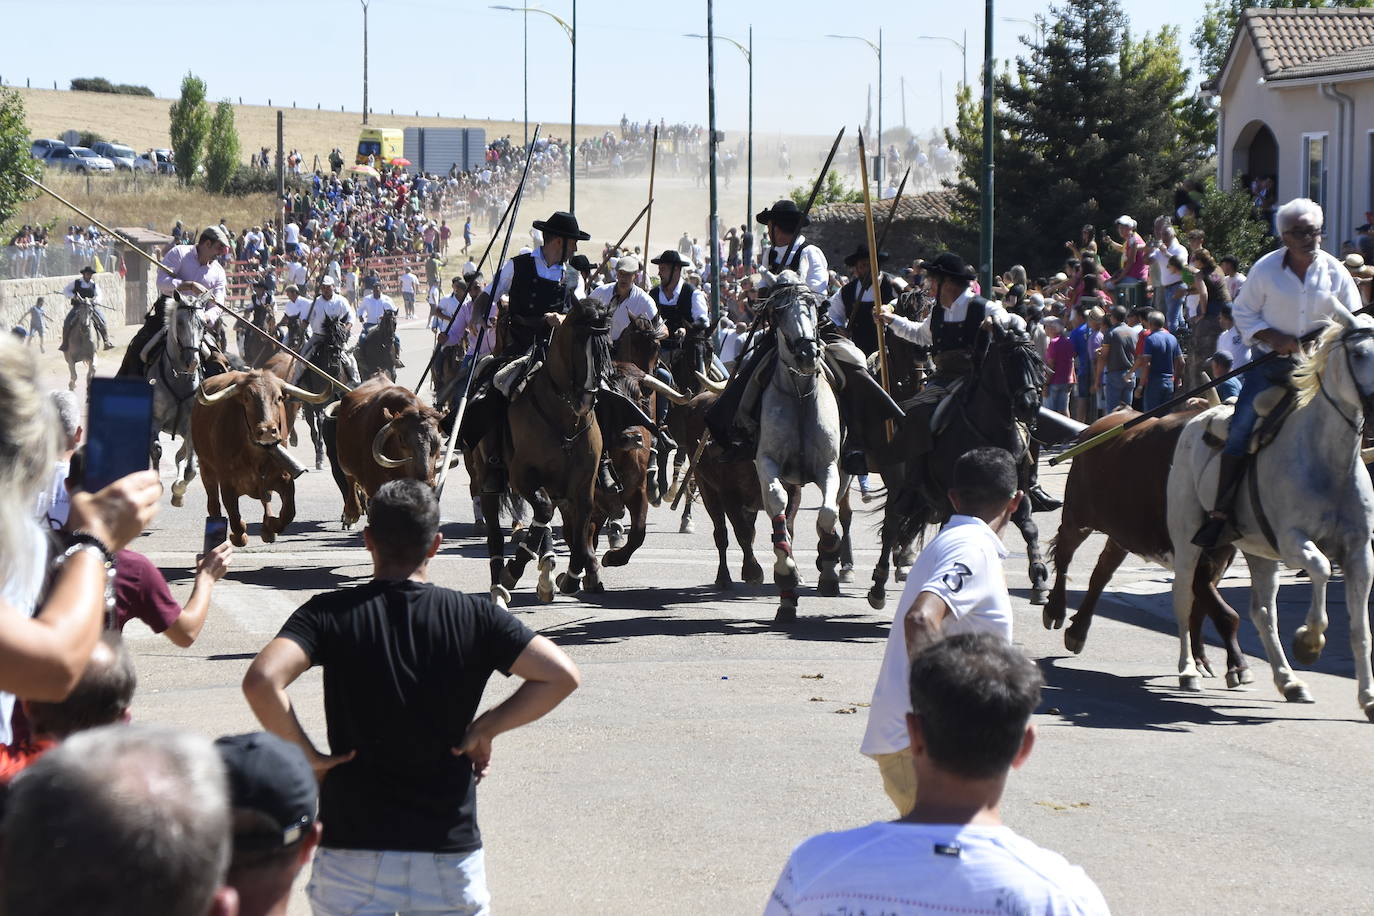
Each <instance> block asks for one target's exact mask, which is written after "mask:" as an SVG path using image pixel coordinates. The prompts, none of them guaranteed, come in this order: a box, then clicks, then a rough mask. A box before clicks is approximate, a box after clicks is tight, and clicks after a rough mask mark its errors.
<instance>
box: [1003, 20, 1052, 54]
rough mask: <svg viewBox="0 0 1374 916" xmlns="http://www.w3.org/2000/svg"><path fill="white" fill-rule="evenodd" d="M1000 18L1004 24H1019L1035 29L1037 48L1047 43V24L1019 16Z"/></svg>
mask: <svg viewBox="0 0 1374 916" xmlns="http://www.w3.org/2000/svg"><path fill="white" fill-rule="evenodd" d="M998 18H999V19H1001V20H1002V21H1003V22H1019V23H1022V24H1023V25H1028V26H1030V27H1031V28H1033V29H1035V37H1036V42H1037V43H1036V47H1039V46H1040V45H1043V44H1044V43H1045V23H1044V22H1043V21H1037V20H1035V19H1022V18H1021V17H1019V16H999V17H998Z"/></svg>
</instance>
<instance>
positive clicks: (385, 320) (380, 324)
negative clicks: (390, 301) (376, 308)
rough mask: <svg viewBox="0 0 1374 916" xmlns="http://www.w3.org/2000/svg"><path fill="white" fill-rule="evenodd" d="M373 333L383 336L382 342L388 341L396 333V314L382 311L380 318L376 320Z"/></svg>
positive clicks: (388, 310) (385, 310)
mask: <svg viewBox="0 0 1374 916" xmlns="http://www.w3.org/2000/svg"><path fill="white" fill-rule="evenodd" d="M374 331H376V332H377V333H380V334H382V335H383V337H382V339H383V340H390V339H391V336H392V335H393V334H395V333H396V313H395V312H393V311H392V310H391V309H383V310H382V317H381V318H379V319H377V327H376V328H374Z"/></svg>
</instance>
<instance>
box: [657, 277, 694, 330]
mask: <svg viewBox="0 0 1374 916" xmlns="http://www.w3.org/2000/svg"><path fill="white" fill-rule="evenodd" d="M695 294H696V287H694V286H692V284H690V283H683V284H680V285H679V286H678V288H677V299H676V300H674V301H673V302H671V303H665V302H664V301H663V287H662V286H655V287H654V305H656V306H658V313H659V314H660V315H662V316H663V323H664V324H665V325H667V326H668V330H669V331H672V332H676V331H678V330H683V329H686V328H690V327H691V326H692V296H693V295H695Z"/></svg>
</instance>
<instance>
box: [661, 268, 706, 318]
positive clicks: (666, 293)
mask: <svg viewBox="0 0 1374 916" xmlns="http://www.w3.org/2000/svg"><path fill="white" fill-rule="evenodd" d="M681 294H682V277H681V275H679V276H678V278H677V282H676V283H674V284H673V285H672V287H671V288H669V289H664V288H663V284H662V283H660V284H659V285H658V286H655V287H654V291H653V293H652V297H653V300H654V304H655V305H657V306H660V307H661V306H664V305H674V304H676V303H677V297H678V296H680V295H681ZM690 317H691V323H692V324H694V325H705V324H709V323H710V321H711V306H710V303H708V302H707V301H706V294H705V293H704V292H702V291H701V290H700V289H694V290H692V311H691V316H690Z"/></svg>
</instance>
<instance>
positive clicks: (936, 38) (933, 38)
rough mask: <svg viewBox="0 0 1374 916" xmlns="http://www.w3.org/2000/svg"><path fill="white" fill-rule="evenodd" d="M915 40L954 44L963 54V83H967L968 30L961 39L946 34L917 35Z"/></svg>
mask: <svg viewBox="0 0 1374 916" xmlns="http://www.w3.org/2000/svg"><path fill="white" fill-rule="evenodd" d="M916 40H917V41H947V42H949V43H950V44H952V45H954V47H956V48H958V49H959V52H960V53H961V54H963V55H964V85H965V86H967V85H968V30H965V31H964V40H963V41H960V40H959V39H957V38H950V37H949V36H948V35H917V36H916Z"/></svg>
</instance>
